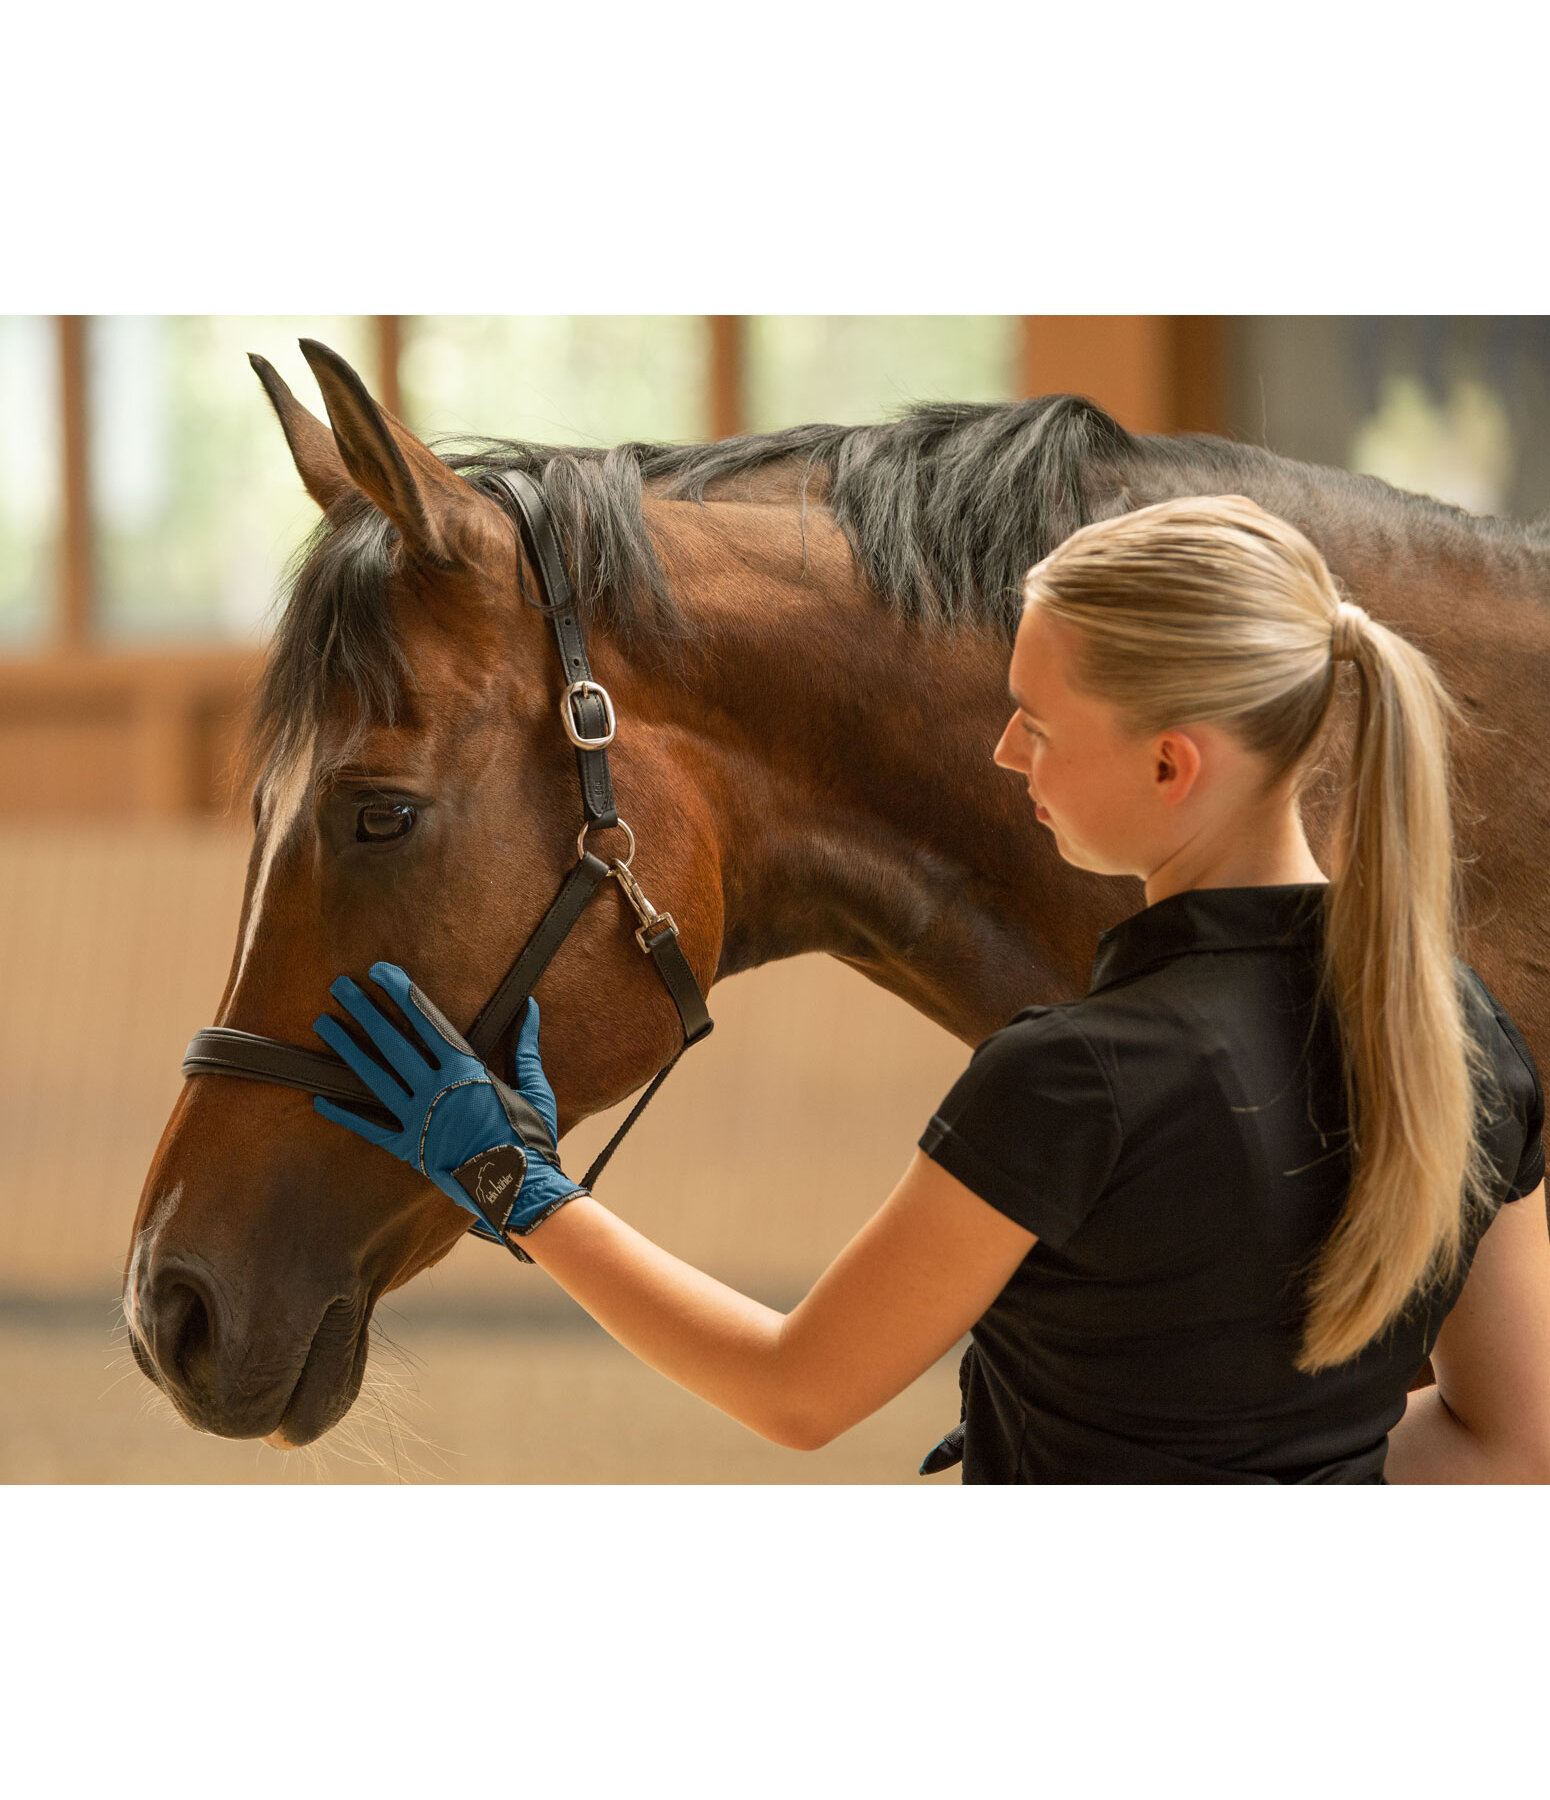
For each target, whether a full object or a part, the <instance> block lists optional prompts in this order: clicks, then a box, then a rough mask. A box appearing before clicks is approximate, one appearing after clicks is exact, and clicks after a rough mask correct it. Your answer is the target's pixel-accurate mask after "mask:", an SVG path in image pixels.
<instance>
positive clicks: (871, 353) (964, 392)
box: [745, 314, 1019, 431]
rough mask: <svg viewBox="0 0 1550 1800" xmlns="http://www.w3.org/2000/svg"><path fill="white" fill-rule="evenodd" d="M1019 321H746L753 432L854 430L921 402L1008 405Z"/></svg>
mask: <svg viewBox="0 0 1550 1800" xmlns="http://www.w3.org/2000/svg"><path fill="white" fill-rule="evenodd" d="M1018 332H1019V321H1018V320H1017V319H1016V318H1013V317H1007V316H1000V315H977V316H976V315H970V316H967V317H950V318H933V317H925V316H922V317H911V316H902V315H887V316H882V317H866V316H863V315H860V314H856V315H851V316H843V315H841V316H822V315H819V316H813V315H803V314H769V315H765V316H762V317H755V318H750V319H749V320H748V323H747V348H746V358H747V378H746V384H745V387H746V396H747V399H746V407H747V429H748V430H750V431H774V430H778V429H779V428H780V427H782V426H785V425H801V424H807V423H809V422H813V421H819V420H821V421H823V422H824V423H828V424H836V425H857V424H864V423H869V422H871V421H872V420H877V419H885V418H889V417H892V416H893V415H894V414H895V413H898V412H901V411H903V410H905V409H906V408H908V407H909V406H911V405H914V404H915V403H917V402H919V401H925V400H1010V399H1013V398H1014V397H1015V396H1016V394H1017V391H1018V390H1017V386H1016V381H1017V358H1018V346H1019V336H1018Z"/></svg>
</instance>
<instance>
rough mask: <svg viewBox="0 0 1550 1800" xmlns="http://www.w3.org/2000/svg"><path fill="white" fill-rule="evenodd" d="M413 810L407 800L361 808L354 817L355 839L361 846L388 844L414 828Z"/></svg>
mask: <svg viewBox="0 0 1550 1800" xmlns="http://www.w3.org/2000/svg"><path fill="white" fill-rule="evenodd" d="M414 817H415V814H414V808H413V807H412V806H411V805H410V804H409V802H408V801H407V800H394V801H391V802H379V803H377V804H375V805H372V806H363V807H362V808H361V810H360V811H359V812H358V813H357V814H356V815H355V838H356V842H357V843H361V844H390V843H391V842H392V841H393V839H394V838H401V837H405V836H407V835H408V833H409V832H410V831H411V830H412V829H413V827H414Z"/></svg>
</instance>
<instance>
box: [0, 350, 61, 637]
mask: <svg viewBox="0 0 1550 1800" xmlns="http://www.w3.org/2000/svg"><path fill="white" fill-rule="evenodd" d="M61 487H62V480H61V444H60V414H59V358H58V356H57V355H56V353H55V326H54V321H53V320H52V319H51V318H30V317H21V316H14V315H13V316H3V315H0V648H6V649H11V648H19V647H21V646H22V645H24V644H29V643H34V642H36V641H38V640H39V639H41V638H44V637H45V636H46V635H47V633H48V631H49V628H50V625H51V622H52V619H53V613H54V597H55V593H56V590H57V588H58V583H59V536H60V521H61V514H62V510H63V509H62V507H61V503H60V490H61Z"/></svg>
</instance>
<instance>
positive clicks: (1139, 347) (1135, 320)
mask: <svg viewBox="0 0 1550 1800" xmlns="http://www.w3.org/2000/svg"><path fill="white" fill-rule="evenodd" d="M1224 355H1225V332H1224V329H1223V322H1222V321H1221V320H1220V319H1217V318H1211V317H1204V316H1186V315H1172V314H1164V313H1133V314H1132V313H1081V314H1050V315H1039V316H1029V317H1025V318H1024V320H1023V342H1022V386H1023V392H1024V393H1025V394H1085V395H1086V396H1087V398H1088V399H1090V400H1096V401H1097V403H1098V404H1099V405H1100V406H1101V407H1103V408H1104V410H1105V411H1106V412H1110V413H1112V414H1113V415H1114V417H1115V418H1116V419H1118V420H1119V422H1120V424H1121V425H1123V426H1125V427H1126V429H1127V430H1129V431H1138V432H1170V431H1222V430H1223V429H1225V407H1224V400H1223V385H1224V384H1223V379H1222V369H1223V359H1224Z"/></svg>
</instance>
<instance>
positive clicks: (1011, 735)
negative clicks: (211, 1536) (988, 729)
mask: <svg viewBox="0 0 1550 1800" xmlns="http://www.w3.org/2000/svg"><path fill="white" fill-rule="evenodd" d="M1016 726H1017V714H1016V713H1013V714H1012V716H1011V718H1010V719H1008V720H1007V722H1006V730H1005V731H1003V732H1002V733H1001V741H1000V743H998V744H997V745H996V747H995V749H994V750H992V751H991V753H990V760H991V761H992V762H993V763H994V764H995V765H996V767H997V768H998V769H1021V768H1022V767H1023V764H1022V762H1021V761H1020V760H1019V758H1018V755H1017V751H1018V749H1019V747H1020V746H1019V745H1018V742H1017V731H1016Z"/></svg>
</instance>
